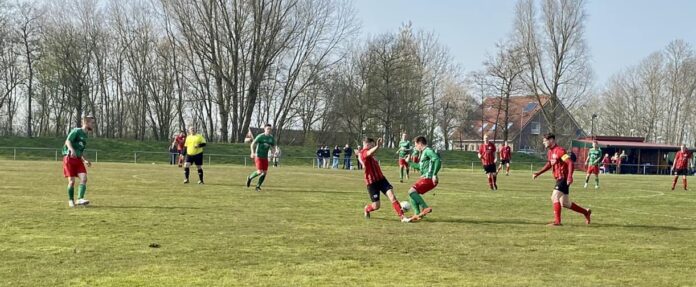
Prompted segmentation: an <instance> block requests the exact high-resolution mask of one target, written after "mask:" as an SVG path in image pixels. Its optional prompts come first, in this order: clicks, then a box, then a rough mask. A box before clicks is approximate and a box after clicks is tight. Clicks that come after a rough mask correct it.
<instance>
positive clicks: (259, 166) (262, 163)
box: [254, 157, 268, 171]
mask: <svg viewBox="0 0 696 287" xmlns="http://www.w3.org/2000/svg"><path fill="white" fill-rule="evenodd" d="M254 162H255V163H256V170H260V171H267V170H268V159H267V158H260V157H255V158H254Z"/></svg>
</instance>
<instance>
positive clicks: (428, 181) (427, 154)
mask: <svg viewBox="0 0 696 287" xmlns="http://www.w3.org/2000/svg"><path fill="white" fill-rule="evenodd" d="M414 142H415V149H417V150H418V151H419V152H420V155H421V156H420V159H419V160H420V161H419V163H415V162H409V165H410V166H411V168H413V169H415V170H418V171H420V174H421V177H420V179H419V180H418V181H417V182H416V183H415V184H414V185H413V186H412V187H411V189H410V190H409V191H408V196H409V198H410V201H411V208H413V216H412V217H411V221H418V220H421V219H422V218H423V217H424V216H426V215H427V214H428V213H431V212H433V209H432V208H430V207H429V206H428V204H427V203H425V200H423V197H422V196H421V194H425V193H427V192H428V191H431V190H433V189H434V188H435V187H436V186H437V183H438V178H437V173H438V172H439V171H440V167H441V165H442V163H441V162H440V156H439V155H438V154H437V153H436V152H435V151H434V150H433V149H432V148H430V147H429V146H428V140H427V139H426V138H425V137H424V136H418V137H416V139H415V140H414ZM421 208H422V209H421Z"/></svg>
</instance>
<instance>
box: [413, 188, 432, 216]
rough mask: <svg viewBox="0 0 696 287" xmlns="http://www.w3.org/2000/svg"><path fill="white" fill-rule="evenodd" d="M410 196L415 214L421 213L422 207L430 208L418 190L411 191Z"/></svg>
mask: <svg viewBox="0 0 696 287" xmlns="http://www.w3.org/2000/svg"><path fill="white" fill-rule="evenodd" d="M408 196H409V197H410V201H411V206H412V207H413V213H414V214H420V212H421V207H422V208H428V205H427V204H426V203H425V200H423V197H421V195H420V194H418V192H409V193H408Z"/></svg>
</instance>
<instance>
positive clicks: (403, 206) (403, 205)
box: [401, 200, 411, 211]
mask: <svg viewBox="0 0 696 287" xmlns="http://www.w3.org/2000/svg"><path fill="white" fill-rule="evenodd" d="M401 210H403V211H409V210H411V203H409V202H408V201H405V200H404V201H402V202H401Z"/></svg>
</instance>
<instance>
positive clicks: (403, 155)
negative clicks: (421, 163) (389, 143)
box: [397, 133, 413, 182]
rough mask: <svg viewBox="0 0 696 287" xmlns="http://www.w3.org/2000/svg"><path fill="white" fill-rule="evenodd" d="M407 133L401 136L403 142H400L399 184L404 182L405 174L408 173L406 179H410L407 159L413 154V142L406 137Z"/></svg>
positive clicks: (398, 152)
mask: <svg viewBox="0 0 696 287" xmlns="http://www.w3.org/2000/svg"><path fill="white" fill-rule="evenodd" d="M407 136H408V135H407V134H406V133H402V134H401V141H400V142H399V151H397V154H398V155H399V182H404V172H406V179H409V166H408V161H407V157H408V156H409V155H410V154H411V151H412V150H413V147H412V146H411V141H409V140H408V139H407V138H406V137H407Z"/></svg>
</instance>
